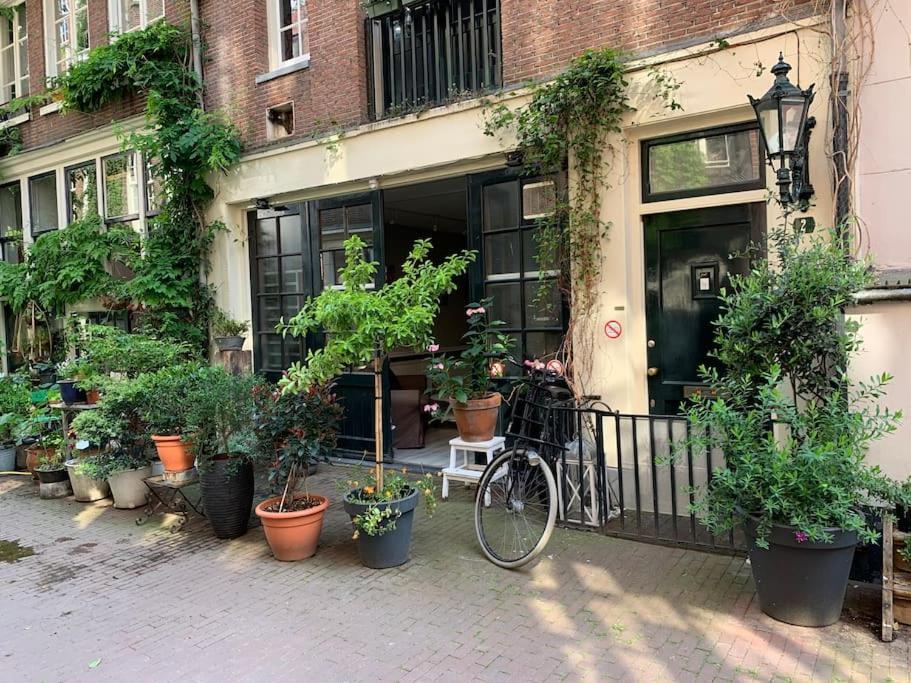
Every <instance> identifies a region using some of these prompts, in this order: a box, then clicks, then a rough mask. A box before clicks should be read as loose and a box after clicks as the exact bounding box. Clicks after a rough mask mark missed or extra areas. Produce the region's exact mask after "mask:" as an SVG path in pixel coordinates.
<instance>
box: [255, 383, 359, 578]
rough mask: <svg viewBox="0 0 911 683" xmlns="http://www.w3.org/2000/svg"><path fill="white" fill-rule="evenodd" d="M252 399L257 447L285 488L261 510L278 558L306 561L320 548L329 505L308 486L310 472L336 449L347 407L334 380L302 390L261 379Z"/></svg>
mask: <svg viewBox="0 0 911 683" xmlns="http://www.w3.org/2000/svg"><path fill="white" fill-rule="evenodd" d="M253 398H254V402H255V406H256V409H255V412H254V414H255V419H254V434H255V435H256V452H257V454H258V457H259V459H260V460H261V461H263V462H268V463H269V465H270V468H269V483H270V484H271V485H272V488H273V490H281V495H280V496H273V497H271V498H267V499H266V500H264V501H262V502H261V503H260V504H259V505H257V506H256V514H257V515H258V516H259V518H260V520H261V521H262V524H263V531H264V532H265V534H266V540H267V541H268V543H269V547H270V548H271V549H272V555H273V556H274V557H275V559H277V560H283V561H294V560H303V559H306V558H308V557H310V556H312V555H313V554H314V553H316V547H317V544H318V543H319V536H320V531H321V530H322V528H323V516H324V514H325V512H326V508H328V507H329V500H328V499H327V498H326V497H324V496H319V495H316V494H313V493H310V491H309V490H308V489H307V486H306V483H307V474H308V472H309V471H310V469H311V467H312V466H313V464H314V463H316V462H319V461H320V460H324V461H325V460H328V458H329V456H330V455H331V454H332V451H333V450H334V449H335V444H336V438H337V436H338V429H339V425H340V424H341V419H342V407H341V404H340V403H339V402H338V401H337V399H336V397H335V394H333V393H332V387H331V385H329V384H323V385H317V384H313V385H311V386H310V388H309V389H307V390H306V391H304V392H300V393H282V391H281V390H280V389H277V388H275V387H269V386H266V385H262V384H261V385H258V386H257V387H256V388H255V390H254V393H253ZM302 487H303V491H301V490H300V489H301V488H302Z"/></svg>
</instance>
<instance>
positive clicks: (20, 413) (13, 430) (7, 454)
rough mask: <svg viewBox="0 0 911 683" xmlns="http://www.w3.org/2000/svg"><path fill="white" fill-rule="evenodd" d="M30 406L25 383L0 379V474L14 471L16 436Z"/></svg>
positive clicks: (13, 378) (14, 378)
mask: <svg viewBox="0 0 911 683" xmlns="http://www.w3.org/2000/svg"><path fill="white" fill-rule="evenodd" d="M30 405H31V404H30V401H29V387H28V385H27V384H26V383H25V382H23V381H19V378H17V377H10V376H7V377H2V378H0V472H12V471H14V470H15V469H16V435H17V434H18V432H19V429H20V425H21V424H22V422H23V421H24V420H25V418H26V416H27V415H28V411H29V407H30Z"/></svg>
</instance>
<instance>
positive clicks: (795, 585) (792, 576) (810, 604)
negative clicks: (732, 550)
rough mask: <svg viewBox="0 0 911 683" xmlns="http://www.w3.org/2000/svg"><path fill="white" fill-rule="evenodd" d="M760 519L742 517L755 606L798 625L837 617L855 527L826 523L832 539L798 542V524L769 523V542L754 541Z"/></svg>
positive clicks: (823, 622) (826, 622) (829, 621)
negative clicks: (848, 528)
mask: <svg viewBox="0 0 911 683" xmlns="http://www.w3.org/2000/svg"><path fill="white" fill-rule="evenodd" d="M758 523H759V520H758V519H757V518H755V517H747V518H746V521H745V523H744V531H745V532H746V537H747V542H748V546H749V554H750V565H751V567H752V570H753V580H754V581H755V583H756V593H757V595H758V597H759V607H760V608H761V609H762V611H763V612H765V613H766V614H768V615H769V616H770V617H772V618H773V619H777V620H778V621H783V622H785V623H787V624H796V625H797V626H828V625H830V624H834V623H835V622H836V621H838V618H839V617H840V616H841V608H842V606H843V605H844V601H845V590H846V589H847V587H848V575H849V574H850V572H851V560H852V559H853V558H854V548H855V546H856V545H857V533H855V532H853V531H847V532H846V531H842V530H841V529H834V528H833V529H827V531H828V532H829V533H830V534H832V536H833V537H834V538H833V542H832V543H814V542H811V541H804V542H802V543H801V542H800V541H798V540H797V537H796V532H797V529H796V528H794V527H792V526H785V525H783V524H773V525H772V531H771V533H770V534H769V548H768V550H763V549H762V548H759V547H757V546H756V529H757V526H758Z"/></svg>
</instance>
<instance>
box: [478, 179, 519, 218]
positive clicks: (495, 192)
mask: <svg viewBox="0 0 911 683" xmlns="http://www.w3.org/2000/svg"><path fill="white" fill-rule="evenodd" d="M517 189H518V188H517V186H516V182H515V181H512V182H508V183H499V184H497V185H488V186H487V187H485V188H484V230H496V229H497V228H515V227H518V225H519V197H518V192H517Z"/></svg>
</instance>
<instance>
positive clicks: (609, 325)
mask: <svg viewBox="0 0 911 683" xmlns="http://www.w3.org/2000/svg"><path fill="white" fill-rule="evenodd" d="M604 334H606V335H607V338H608V339H617V338H619V337H620V335H621V334H623V327H622V326H621V325H620V321H619V320H608V321H607V322H606V323H604Z"/></svg>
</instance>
